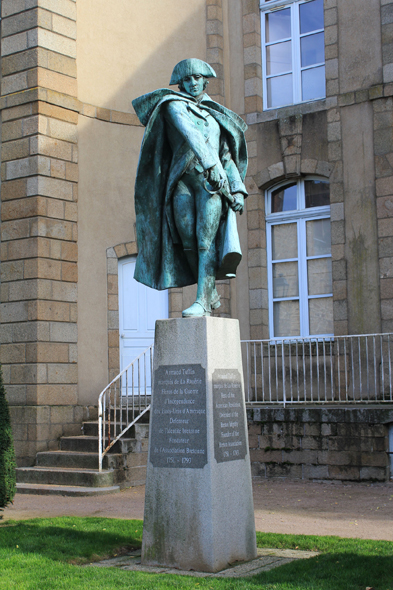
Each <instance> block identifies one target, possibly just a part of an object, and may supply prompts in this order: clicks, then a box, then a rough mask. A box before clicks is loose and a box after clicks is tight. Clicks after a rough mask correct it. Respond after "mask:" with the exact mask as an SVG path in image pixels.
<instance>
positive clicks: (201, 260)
mask: <svg viewBox="0 0 393 590" xmlns="http://www.w3.org/2000/svg"><path fill="white" fill-rule="evenodd" d="M197 180H199V182H195V183H194V190H195V203H196V239H197V244H198V289H197V298H196V301H195V303H194V304H193V305H192V306H191V307H189V308H188V309H186V310H184V311H183V317H197V316H201V315H202V316H203V315H210V313H211V308H212V302H213V306H214V307H215V308H216V307H218V306H219V297H218V294H217V291H216V288H215V280H216V271H217V254H216V244H215V239H216V235H217V231H218V226H219V223H220V216H221V208H222V205H221V197H220V196H219V195H217V194H215V195H211V194H209V193H208V192H207V191H205V190H204V188H203V186H202V183H201V182H200V179H197Z"/></svg>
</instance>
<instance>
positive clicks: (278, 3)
mask: <svg viewBox="0 0 393 590" xmlns="http://www.w3.org/2000/svg"><path fill="white" fill-rule="evenodd" d="M308 2H312V0H270V1H268V0H260V19H261V48H262V85H263V110H264V111H271V110H274V109H281V108H285V107H288V106H292V105H296V104H302V103H307V102H315V101H318V100H324V99H325V98H326V84H325V94H324V96H320V97H318V98H312V99H306V100H303V99H302V72H303V71H304V70H311V69H315V68H318V67H321V66H325V67H326V59H324V61H323V62H321V63H317V64H313V65H312V66H305V67H303V68H302V65H301V54H300V39H301V38H302V37H307V36H310V33H303V34H301V33H300V18H299V12H300V9H299V7H300V5H301V4H307V3H308ZM283 8H289V9H290V11H291V37H290V38H288V39H286V38H285V39H280V40H279V43H283V42H284V41H289V40H290V41H291V42H292V70H291V71H288V72H280V74H279V75H278V76H277V74H271V75H270V74H269V75H268V74H267V63H266V47H269V46H271V45H275V44H277V41H275V42H272V43H266V28H265V15H266V13H268V12H276V11H278V10H281V9H283ZM317 33H325V24H324V26H323V28H322V29H316V30H315V31H312V33H311V34H312V35H315V34H317ZM288 74H292V77H293V80H292V92H293V95H292V102H291V103H288V104H283V105H280V106H271V107H269V106H268V90H267V81H268V79H269V78H276V77H280V76H284V75H288ZM325 82H326V70H325Z"/></svg>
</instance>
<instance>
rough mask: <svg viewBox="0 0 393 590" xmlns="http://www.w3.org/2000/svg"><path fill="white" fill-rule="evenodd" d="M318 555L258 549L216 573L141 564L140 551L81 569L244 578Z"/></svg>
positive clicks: (307, 552)
mask: <svg viewBox="0 0 393 590" xmlns="http://www.w3.org/2000/svg"><path fill="white" fill-rule="evenodd" d="M316 555H319V554H318V552H316V551H296V550H292V549H267V548H264V549H258V557H257V558H256V559H252V560H251V561H248V562H246V563H237V564H233V565H232V566H231V567H228V568H226V569H224V570H222V571H220V572H217V573H214V574H212V573H208V572H196V571H192V570H191V571H190V570H188V571H186V570H178V569H174V568H169V567H153V566H147V565H142V564H141V553H140V551H134V552H133V553H130V555H123V556H121V557H114V558H112V559H105V560H103V561H99V562H96V563H91V564H87V565H85V566H83V567H115V568H118V569H122V570H127V571H139V572H145V573H150V574H176V575H178V576H194V577H196V578H246V577H250V576H255V575H256V574H260V573H261V572H266V571H269V570H271V569H274V568H276V567H280V566H281V565H284V564H286V563H291V561H295V560H297V559H310V557H315V556H316Z"/></svg>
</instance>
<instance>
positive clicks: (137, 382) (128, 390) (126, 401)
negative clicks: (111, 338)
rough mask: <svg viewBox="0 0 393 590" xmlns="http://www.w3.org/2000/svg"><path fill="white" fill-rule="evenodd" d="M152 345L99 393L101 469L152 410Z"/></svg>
mask: <svg viewBox="0 0 393 590" xmlns="http://www.w3.org/2000/svg"><path fill="white" fill-rule="evenodd" d="M152 371H153V344H152V345H151V346H149V347H148V348H146V350H144V351H143V352H142V353H141V354H140V355H139V356H138V357H137V358H136V359H135V360H133V361H132V362H131V363H130V364H129V365H128V366H127V367H126V368H125V369H123V371H121V373H119V375H117V377H115V378H114V379H113V381H111V382H110V383H109V385H107V386H106V387H105V389H104V390H103V391H102V392H101V393H100V396H99V398H98V460H99V463H98V467H99V470H100V471H102V462H103V459H104V456H105V455H106V453H107V452H108V451H109V450H110V449H111V448H112V447H113V445H114V444H115V443H116V442H117V441H118V440H119V439H120V438H121V437H122V436H124V434H125V433H126V432H127V431H128V430H129V429H130V428H131V427H132V426H133V425H134V424H135V423H136V422H137V421H138V420H139V419H140V418H141V417H142V416H143V415H144V414H146V412H148V411H149V410H150V393H151V387H152V382H153V378H152Z"/></svg>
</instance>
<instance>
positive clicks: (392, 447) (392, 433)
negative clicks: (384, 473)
mask: <svg viewBox="0 0 393 590" xmlns="http://www.w3.org/2000/svg"><path fill="white" fill-rule="evenodd" d="M389 459H390V479H393V424H389Z"/></svg>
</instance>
